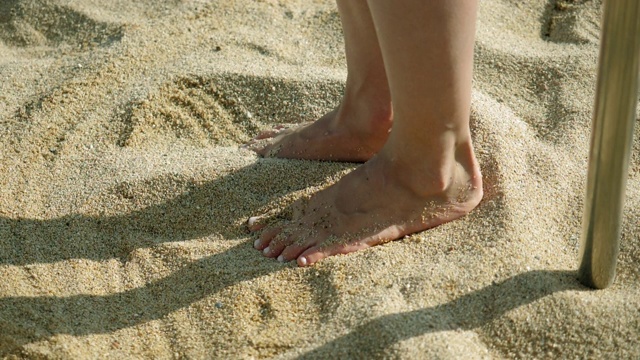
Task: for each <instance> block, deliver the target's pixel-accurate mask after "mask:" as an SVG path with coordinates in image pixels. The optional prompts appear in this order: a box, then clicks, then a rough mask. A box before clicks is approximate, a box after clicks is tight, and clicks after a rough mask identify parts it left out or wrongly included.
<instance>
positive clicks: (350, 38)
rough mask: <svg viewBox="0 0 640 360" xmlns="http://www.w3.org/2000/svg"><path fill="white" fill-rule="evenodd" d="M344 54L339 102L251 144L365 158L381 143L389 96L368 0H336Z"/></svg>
mask: <svg viewBox="0 0 640 360" xmlns="http://www.w3.org/2000/svg"><path fill="white" fill-rule="evenodd" d="M337 3H338V10H339V12H340V16H341V19H342V24H343V31H344V37H345V51H346V56H347V83H346V89H345V93H344V96H343V98H342V101H341V103H340V105H339V106H338V107H337V108H336V109H335V110H333V111H331V112H329V113H328V114H326V115H324V116H323V117H322V118H320V119H319V120H317V121H316V122H314V123H311V124H308V125H305V126H301V127H299V128H296V129H294V130H291V131H288V130H287V131H283V132H277V131H271V132H268V133H265V134H263V135H261V136H259V138H271V137H272V136H276V137H274V138H271V139H269V141H267V143H266V144H264V143H262V144H261V143H256V144H255V145H254V146H252V148H253V149H254V150H256V152H258V153H259V154H260V155H263V156H276V157H284V158H301V159H312V160H334V161H366V160H368V159H369V158H370V157H371V156H373V154H375V153H377V152H378V150H380V148H381V147H382V145H383V144H384V143H385V141H386V139H387V137H388V133H389V129H390V127H391V116H392V115H391V96H390V93H389V87H388V84H387V78H386V74H385V69H384V64H383V60H382V54H381V52H380V48H379V46H378V38H377V37H376V33H375V28H374V26H373V20H372V18H371V14H370V12H369V7H368V5H367V2H366V0H338V1H337Z"/></svg>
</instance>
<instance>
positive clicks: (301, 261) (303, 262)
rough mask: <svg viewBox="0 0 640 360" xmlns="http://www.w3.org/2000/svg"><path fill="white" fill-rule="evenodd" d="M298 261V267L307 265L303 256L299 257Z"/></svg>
mask: <svg viewBox="0 0 640 360" xmlns="http://www.w3.org/2000/svg"><path fill="white" fill-rule="evenodd" d="M298 261H300V265H301V266H305V265H307V258H306V257H304V256H303V257H300V258H299V259H298Z"/></svg>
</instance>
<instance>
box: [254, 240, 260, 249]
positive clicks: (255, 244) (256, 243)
mask: <svg viewBox="0 0 640 360" xmlns="http://www.w3.org/2000/svg"><path fill="white" fill-rule="evenodd" d="M259 245H260V239H258V240H256V241H254V242H253V247H254V248H256V249H257V248H258V246H259Z"/></svg>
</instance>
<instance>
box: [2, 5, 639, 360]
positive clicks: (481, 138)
mask: <svg viewBox="0 0 640 360" xmlns="http://www.w3.org/2000/svg"><path fill="white" fill-rule="evenodd" d="M600 5H601V4H600V3H599V2H598V1H589V0H586V1H569V0H531V1H518V0H483V1H481V9H480V14H479V21H478V32H477V43H476V59H475V77H474V90H473V106H472V107H473V109H472V118H471V124H472V130H473V136H474V140H475V144H476V148H477V154H478V157H479V160H480V162H481V166H482V170H483V173H484V176H485V194H486V196H485V198H484V200H483V202H482V203H481V205H480V206H479V208H478V209H477V210H475V211H474V212H473V213H472V214H470V215H469V216H467V217H465V218H463V219H461V220H458V221H456V222H453V223H450V224H446V225H444V226H440V227H438V228H435V229H432V230H429V231H427V232H424V233H420V234H415V235H413V236H410V237H407V238H405V239H403V240H401V241H396V242H392V243H389V244H386V245H384V246H379V247H375V248H371V249H368V250H366V251H361V252H359V253H354V254H350V255H347V256H338V257H333V258H329V259H326V260H323V261H322V262H320V263H318V264H317V265H316V266H314V267H311V268H304V269H302V268H297V267H296V266H295V265H294V264H286V265H282V264H280V263H278V262H276V261H273V260H270V259H266V258H263V257H262V256H261V254H260V253H259V252H258V251H256V250H254V249H253V248H252V242H253V240H254V235H252V234H249V233H248V231H247V230H246V229H245V222H246V220H247V219H248V218H249V217H250V216H252V215H259V214H262V213H267V212H271V213H277V212H278V211H281V210H283V209H286V208H287V206H288V204H290V203H291V202H292V201H294V200H296V199H297V198H299V197H301V196H303V195H304V194H306V193H309V192H312V191H315V190H316V189H318V188H322V187H324V186H326V185H327V184H330V183H331V182H334V181H336V179H338V178H339V176H340V175H341V174H343V173H345V172H348V171H350V170H352V169H353V168H354V167H355V166H357V165H355V164H335V163H321V162H307V161H293V160H279V159H259V158H257V157H256V156H255V155H254V154H252V153H251V152H249V151H247V150H244V149H241V148H239V146H238V145H239V144H242V143H243V142H244V141H246V140H248V139H250V138H251V137H252V136H254V135H255V134H257V133H258V132H259V131H260V130H262V129H268V128H270V127H272V126H274V125H275V124H280V123H289V124H293V123H300V122H304V121H310V120H313V119H315V118H317V117H318V116H320V115H321V114H323V113H324V112H326V111H328V110H330V109H331V108H332V107H333V106H335V105H336V104H337V101H338V100H339V99H340V95H341V92H342V90H343V88H344V81H345V77H346V69H345V58H344V51H343V42H342V35H341V26H340V20H339V16H338V14H337V13H336V7H335V4H333V2H331V1H329V0H326V1H325V0H316V1H308V0H280V1H279V0H262V1H251V0H237V1H204V0H168V1H155V0H140V1H135V2H134V1H129V0H112V1H99V0H3V1H0V134H1V135H0V279H2V280H1V281H0V357H6V358H9V359H13V358H22V357H25V358H161V359H162V358H165V359H166V358H182V357H185V358H232V359H235V358H237V359H258V358H277V359H292V358H303V359H306V358H327V359H328V358H335V359H337V358H366V359H370V358H406V359H422V358H532V357H536V358H557V357H563V358H612V359H613V358H639V357H640V341H639V339H640V267H639V266H638V264H639V263H640V240H639V238H640V126H636V131H635V143H634V153H633V156H632V159H631V166H630V174H629V181H628V188H627V198H626V206H625V210H624V224H623V229H622V242H621V249H620V250H621V252H620V257H619V264H618V277H617V280H616V283H615V284H614V286H613V287H611V288H609V289H607V290H605V291H592V290H589V289H586V288H584V287H582V286H580V285H579V284H578V282H577V281H576V279H575V269H576V267H577V256H578V254H577V253H578V244H579V238H580V227H581V214H582V206H583V196H584V191H585V190H584V188H585V179H586V168H587V156H588V148H589V134H590V123H591V108H592V103H593V96H594V88H595V74H596V61H597V52H598V37H599V28H600V25H599V18H600V15H601V13H600Z"/></svg>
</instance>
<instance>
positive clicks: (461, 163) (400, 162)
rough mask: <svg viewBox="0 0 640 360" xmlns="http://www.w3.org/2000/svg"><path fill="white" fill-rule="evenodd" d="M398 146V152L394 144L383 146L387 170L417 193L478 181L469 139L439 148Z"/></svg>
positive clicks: (443, 190)
mask: <svg viewBox="0 0 640 360" xmlns="http://www.w3.org/2000/svg"><path fill="white" fill-rule="evenodd" d="M389 142H390V143H391V141H389ZM403 145H406V144H403ZM400 149H401V150H400V151H397V149H394V148H393V146H385V148H384V149H383V151H381V156H382V157H383V158H384V159H385V162H386V163H387V167H388V171H389V173H391V174H395V175H394V176H395V177H396V178H397V179H398V180H399V181H400V182H401V183H402V184H403V185H404V186H405V187H407V188H409V189H410V190H412V191H413V192H414V193H416V195H418V196H430V195H433V194H448V193H450V192H451V189H452V187H454V186H458V185H466V183H469V184H471V185H473V186H476V185H478V184H481V175H480V170H479V166H478V163H477V160H476V158H475V154H474V152H473V146H472V144H471V139H470V138H469V139H467V140H465V141H462V142H460V143H454V144H451V145H449V146H445V147H442V148H436V147H434V146H430V147H412V146H408V147H407V146H400ZM416 149H420V150H416ZM407 150H409V151H408V152H407ZM403 151H404V153H403Z"/></svg>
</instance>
